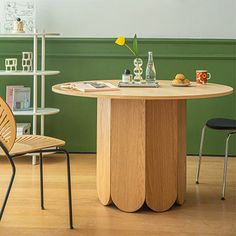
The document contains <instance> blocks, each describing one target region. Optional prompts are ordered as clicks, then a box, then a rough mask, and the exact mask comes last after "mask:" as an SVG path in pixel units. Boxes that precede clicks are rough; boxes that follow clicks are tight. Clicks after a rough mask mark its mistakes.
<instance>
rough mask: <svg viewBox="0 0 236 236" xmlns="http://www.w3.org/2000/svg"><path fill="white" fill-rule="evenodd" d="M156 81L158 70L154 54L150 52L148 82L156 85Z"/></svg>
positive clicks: (147, 69)
mask: <svg viewBox="0 0 236 236" xmlns="http://www.w3.org/2000/svg"><path fill="white" fill-rule="evenodd" d="M155 81H156V69H155V65H154V60H153V55H152V52H148V63H147V68H146V82H147V83H154V82H155Z"/></svg>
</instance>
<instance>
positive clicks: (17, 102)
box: [12, 87, 30, 111]
mask: <svg viewBox="0 0 236 236" xmlns="http://www.w3.org/2000/svg"><path fill="white" fill-rule="evenodd" d="M12 100H13V104H12V110H13V111H25V110H28V109H29V108H30V87H20V88H13V98H12Z"/></svg>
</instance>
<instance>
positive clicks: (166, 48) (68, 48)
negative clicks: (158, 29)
mask: <svg viewBox="0 0 236 236" xmlns="http://www.w3.org/2000/svg"><path fill="white" fill-rule="evenodd" d="M127 42H128V43H131V39H127ZM139 44H140V47H139V48H140V51H141V52H140V57H141V58H147V53H146V52H147V51H148V50H152V49H154V57H155V58H158V59H164V60H165V59H168V60H172V59H173V60H175V59H183V60H196V59H197V60H236V40H234V39H143V38H142V39H139ZM12 45H14V47H12ZM25 48H30V49H27V50H32V38H0V51H1V53H0V58H6V57H11V56H16V57H20V56H21V51H22V49H25ZM40 48H41V45H40V43H39V51H40ZM150 48H151V49H150ZM47 49H48V50H47V57H48V58H51V57H52V58H57V57H58V58H114V59H115V58H131V59H132V58H133V56H132V55H131V54H129V52H128V51H127V50H126V49H124V48H122V49H121V48H120V47H119V46H117V45H115V44H114V39H111V38H48V39H47ZM39 55H40V54H39Z"/></svg>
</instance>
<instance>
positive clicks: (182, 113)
mask: <svg viewBox="0 0 236 236" xmlns="http://www.w3.org/2000/svg"><path fill="white" fill-rule="evenodd" d="M177 114H178V134H177V137H178V143H179V141H180V142H181V145H178V146H177V153H178V156H177V158H178V161H177V165H178V166H177V180H178V182H177V199H176V203H178V204H180V205H182V204H183V203H184V200H185V194H186V101H185V100H181V101H178V106H177Z"/></svg>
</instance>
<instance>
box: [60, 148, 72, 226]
mask: <svg viewBox="0 0 236 236" xmlns="http://www.w3.org/2000/svg"><path fill="white" fill-rule="evenodd" d="M59 150H60V151H62V152H64V153H65V155H66V158H67V181H68V203H69V221H70V228H71V229H73V216H72V194H71V174H70V155H69V153H68V152H67V151H66V150H65V149H61V148H60V149H59Z"/></svg>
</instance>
